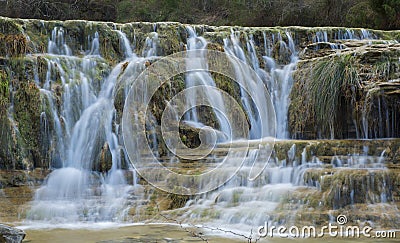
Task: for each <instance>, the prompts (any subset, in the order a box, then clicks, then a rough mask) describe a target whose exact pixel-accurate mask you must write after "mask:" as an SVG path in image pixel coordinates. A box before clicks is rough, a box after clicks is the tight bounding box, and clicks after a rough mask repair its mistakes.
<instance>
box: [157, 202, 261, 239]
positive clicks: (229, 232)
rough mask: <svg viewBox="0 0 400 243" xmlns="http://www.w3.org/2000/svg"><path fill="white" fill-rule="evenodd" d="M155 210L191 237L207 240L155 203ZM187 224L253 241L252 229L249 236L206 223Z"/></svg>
mask: <svg viewBox="0 0 400 243" xmlns="http://www.w3.org/2000/svg"><path fill="white" fill-rule="evenodd" d="M157 210H158V212H159V214H160V216H161V217H163V218H164V219H166V220H168V221H172V222H175V223H176V224H178V225H179V226H180V227H181V228H182V229H183V230H185V231H186V232H188V233H189V234H191V235H192V236H193V237H197V238H199V239H201V240H202V241H204V242H209V241H208V240H207V239H206V238H204V237H203V236H202V235H200V234H199V233H197V232H194V231H191V230H189V229H187V228H188V227H184V226H183V225H182V222H181V221H178V220H177V219H172V218H170V217H168V216H166V215H164V214H162V213H161V211H160V209H159V207H158V205H157ZM187 225H188V226H190V227H192V228H197V229H208V230H212V231H219V232H223V233H228V234H232V235H235V236H239V237H242V238H245V239H246V240H247V242H248V243H253V230H251V231H250V235H249V236H246V235H244V234H240V233H237V232H234V231H231V230H225V229H221V228H218V227H210V226H206V225H200V226H199V225H193V224H190V223H188V224H187ZM260 239H261V238H260V237H258V238H255V239H254V240H255V241H254V242H258V241H259V240H260Z"/></svg>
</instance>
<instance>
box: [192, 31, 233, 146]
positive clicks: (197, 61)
mask: <svg viewBox="0 0 400 243" xmlns="http://www.w3.org/2000/svg"><path fill="white" fill-rule="evenodd" d="M187 31H188V34H189V38H188V39H187V50H188V51H189V52H188V58H187V59H186V60H187V61H186V69H187V70H189V72H188V73H187V74H186V77H185V87H186V88H189V89H190V88H192V87H196V86H200V85H204V86H210V87H216V85H215V82H214V80H213V78H212V77H211V74H210V73H208V72H205V71H193V70H206V69H207V63H206V62H207V60H206V58H205V56H204V54H203V56H199V55H198V52H190V51H192V50H206V46H207V41H206V40H205V39H204V38H203V37H198V36H197V34H196V32H195V31H194V30H193V28H192V27H189V26H188V27H187ZM212 94H215V93H207V94H206V96H207V98H208V100H209V102H212V104H213V110H214V113H215V116H216V117H217V120H218V123H219V124H218V125H219V128H220V131H221V132H222V133H223V134H224V138H221V139H222V140H226V139H230V138H231V132H230V130H231V128H230V125H229V121H227V120H226V118H225V117H224V116H223V115H222V114H225V112H226V111H225V110H226V109H225V104H224V100H223V98H222V96H221V94H219V93H217V95H216V96H211V95H212ZM196 100H197V95H196V90H194V89H192V90H191V91H190V94H188V95H187V99H186V102H187V104H186V105H188V107H195V104H196V103H197V101H196ZM185 119H186V121H191V122H192V123H190V124H194V126H197V127H199V128H201V127H202V126H204V125H203V124H201V122H200V119H199V115H198V113H197V109H196V108H193V109H191V110H190V111H189V112H187V113H186V117H185Z"/></svg>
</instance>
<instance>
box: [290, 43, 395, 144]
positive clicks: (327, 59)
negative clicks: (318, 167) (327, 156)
mask: <svg viewBox="0 0 400 243" xmlns="http://www.w3.org/2000/svg"><path fill="white" fill-rule="evenodd" d="M323 44H326V45H328V44H327V43H323ZM367 44H368V45H365V42H359V41H352V42H348V41H347V42H342V43H340V44H339V45H340V48H341V49H337V50H335V49H332V48H331V47H329V48H326V46H323V45H322V46H321V45H319V46H316V45H315V44H312V45H309V46H308V47H306V48H305V49H304V50H303V53H302V54H301V56H300V58H301V59H302V60H301V61H300V62H299V64H298V68H297V71H296V73H295V75H294V77H295V84H294V88H293V91H292V93H291V105H290V108H289V116H290V118H289V120H290V129H291V134H292V136H293V137H296V138H305V139H313V138H314V139H315V138H384V137H399V136H400V134H399V132H400V130H399V124H400V123H399V117H400V114H399V110H400V96H399V88H400V79H399V78H400V72H399V71H400V66H399V58H400V45H399V44H397V43H395V42H382V41H370V43H367ZM332 45H333V44H332V43H330V44H329V46H332ZM299 111H301V112H299Z"/></svg>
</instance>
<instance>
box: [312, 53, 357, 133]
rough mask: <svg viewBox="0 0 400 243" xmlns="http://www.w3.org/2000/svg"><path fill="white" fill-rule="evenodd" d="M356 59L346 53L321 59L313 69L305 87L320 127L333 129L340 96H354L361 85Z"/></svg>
mask: <svg viewBox="0 0 400 243" xmlns="http://www.w3.org/2000/svg"><path fill="white" fill-rule="evenodd" d="M360 86H361V85H360V77H359V75H358V73H357V68H356V62H355V58H354V57H353V56H351V55H343V56H339V57H335V58H331V59H327V60H323V61H320V62H318V63H316V64H315V66H314V67H313V68H312V72H311V79H310V80H309V85H308V86H306V89H305V91H306V96H307V97H308V98H309V100H308V106H309V108H310V109H312V110H313V111H314V118H315V121H316V125H317V126H318V128H319V129H318V130H319V131H321V132H323V133H325V132H327V131H330V132H331V134H332V132H333V131H334V130H333V129H334V127H335V123H336V122H337V118H338V113H339V110H340V99H341V98H342V97H343V96H344V97H345V98H346V99H348V98H350V99H354V98H355V91H356V90H357V88H359V87H360Z"/></svg>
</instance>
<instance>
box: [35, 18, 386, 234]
mask: <svg viewBox="0 0 400 243" xmlns="http://www.w3.org/2000/svg"><path fill="white" fill-rule="evenodd" d="M153 30H154V31H156V30H157V28H156V25H155V26H154V29H153ZM186 31H187V32H188V38H187V40H186V42H187V49H188V51H192V50H197V51H198V50H200V51H201V50H203V49H206V47H207V41H206V40H205V38H203V37H201V36H197V34H196V33H195V31H194V30H193V28H191V27H187V29H186ZM112 32H113V33H115V34H116V35H117V37H118V38H119V41H120V48H121V49H122V52H121V53H123V55H124V58H126V59H125V60H124V61H123V62H122V63H119V64H117V65H116V66H115V67H114V68H113V69H112V70H111V71H109V66H108V63H106V61H105V60H104V59H103V58H102V57H101V56H100V50H99V47H100V44H99V43H100V38H101V36H99V34H98V33H94V34H93V35H91V36H88V40H90V41H88V43H89V45H88V46H87V47H86V51H84V52H80V54H81V55H78V54H76V56H73V55H74V50H71V49H70V48H69V47H68V43H67V41H66V40H68V39H67V38H65V36H64V35H65V31H64V30H63V29H62V28H61V27H57V28H55V29H54V30H53V32H52V35H51V37H50V39H49V44H48V53H47V54H43V55H41V54H35V55H40V56H41V58H43V60H45V62H46V64H47V75H46V78H45V80H40V79H39V78H38V79H37V80H36V84H37V85H38V86H39V87H40V92H41V96H42V102H43V107H45V108H44V110H43V111H42V113H41V116H40V119H41V125H42V127H41V128H42V129H41V131H42V137H43V138H46V139H43V140H46V141H49V143H50V144H48V145H46V147H44V148H43V153H46V152H45V151H46V150H48V149H49V148H51V154H50V157H51V158H52V163H51V165H52V166H53V169H55V170H54V171H53V172H52V173H51V174H50V175H49V177H48V179H47V181H46V183H45V184H44V185H43V186H42V187H41V188H40V189H39V190H38V191H37V193H36V197H35V201H34V202H33V205H32V208H31V210H30V211H29V212H28V219H29V220H43V221H47V222H64V223H70V222H98V221H114V222H115V221H124V220H125V219H126V218H127V216H126V215H127V211H129V208H130V207H140V205H139V204H140V202H139V201H140V198H144V197H151V196H150V193H149V194H146V195H145V193H144V192H143V191H141V189H140V187H141V186H139V185H134V186H131V185H129V184H135V182H136V176H135V174H134V175H133V182H134V183H128V182H127V179H126V177H127V176H126V174H127V173H131V171H130V172H127V171H126V170H125V169H127V168H128V169H130V168H129V162H128V158H127V156H126V154H127V153H126V151H125V148H124V146H123V143H122V142H121V141H122V139H121V130H122V129H121V126H120V122H119V118H118V117H119V116H120V114H119V113H118V112H120V111H118V110H117V109H116V107H115V106H116V104H115V103H116V102H114V101H115V99H116V96H117V93H118V92H120V91H121V90H122V91H123V92H122V93H123V97H127V95H128V91H129V88H130V85H131V83H129V82H126V81H127V80H128V81H133V78H132V77H136V76H138V75H139V74H140V73H141V72H142V71H143V69H144V68H145V67H146V66H147V65H150V63H151V62H153V61H154V60H155V59H157V58H158V57H155V56H157V55H159V54H160V53H161V52H159V50H160V48H161V47H160V45H159V44H160V42H159V41H160V39H161V38H163V37H162V34H161V33H160V36H159V35H158V33H157V32H151V33H149V34H148V36H147V38H146V39H145V40H144V41H143V42H144V43H140V44H143V46H142V47H141V48H142V49H140V50H142V52H141V55H142V56H143V57H137V56H136V54H135V53H134V51H133V49H134V48H132V45H131V43H130V42H129V40H128V38H127V36H126V34H125V33H124V32H123V31H122V30H116V28H114V29H113V30H112ZM282 33H284V34H283V35H281V34H276V33H267V32H264V33H263V36H264V50H265V53H261V56H262V59H261V60H259V56H260V53H259V50H260V49H259V47H258V46H257V45H259V43H257V42H256V41H255V39H254V37H253V36H252V35H251V34H248V36H245V41H243V40H241V38H239V33H235V32H232V33H231V35H230V36H229V37H228V38H225V39H224V40H223V42H224V43H223V44H224V49H225V52H226V53H227V54H229V55H230V58H232V59H231V60H233V59H234V58H237V59H240V60H241V61H242V62H244V63H246V64H249V65H250V66H252V68H253V69H254V70H255V71H256V73H257V74H258V76H259V77H260V78H261V82H259V81H258V80H257V81H255V80H256V79H254V78H253V77H250V76H251V75H250V74H249V73H248V72H246V71H245V70H243V69H242V68H241V67H240V66H239V65H237V66H234V67H235V70H234V71H235V75H236V76H235V77H234V78H235V80H237V81H238V83H239V84H240V88H241V89H240V91H241V93H240V99H241V100H240V101H241V105H242V106H243V108H244V110H245V112H246V115H247V118H248V122H249V123H250V125H251V131H250V138H251V139H255V140H256V139H259V138H262V137H267V136H271V137H275V135H276V136H277V137H278V138H280V139H285V138H289V137H290V134H289V132H288V106H289V104H290V100H289V94H290V92H291V87H292V85H293V78H292V73H293V71H294V69H295V67H296V64H297V63H298V53H297V50H296V48H295V41H294V40H293V39H292V35H293V33H291V32H282ZM350 34H352V36H354V35H355V33H351V32H350V33H347V34H339V36H340V38H338V39H343V38H345V37H346V38H347V37H348V38H355V37H352V36H351V35H350ZM365 36H367V37H368V36H369V37H370V36H371V35H369V34H368V33H363V34H362V36H361V37H357V38H364V37H365ZM159 38H160V39H159ZM327 41H329V39H328V35H327V33H326V32H320V33H319V34H318V33H317V34H316V37H315V42H327ZM243 42H244V43H243ZM256 43H257V44H256ZM138 46H139V45H138ZM332 48H333V47H332ZM261 49H262V48H261ZM198 53H199V52H197V54H198ZM200 53H201V52H200ZM83 54H84V56H82V55H83ZM188 55H189V56H188V57H190V58H193V59H194V60H196V61H197V62H195V61H193V62H191V59H189V60H188V62H187V63H186V65H187V69H200V68H201V69H204V68H206V67H207V61H208V60H207V59H206V57H205V55H196V56H190V52H189V54H188ZM260 62H261V64H260ZM232 63H235V62H234V61H232ZM105 76H108V77H107V78H106V77H105ZM99 77H100V78H99ZM185 81H186V83H185V85H186V88H191V87H195V86H198V85H207V86H212V87H215V86H216V84H215V82H214V80H213V78H212V75H210V74H209V73H208V72H199V71H195V72H193V71H192V72H188V73H187V75H186V80H185ZM263 82H264V83H263ZM264 84H265V85H266V86H267V88H268V90H269V91H270V93H271V97H272V102H273V105H274V107H275V111H276V118H277V125H278V126H277V132H276V134H275V132H274V131H271V130H268V127H267V126H265V124H264V123H263V122H262V121H267V122H271V120H273V119H275V117H272V118H271V117H270V114H271V113H270V111H269V110H268V109H266V107H263V106H259V107H255V104H256V103H257V104H266V103H267V101H268V100H267V99H268V98H267V96H266V95H265V93H264ZM245 90H248V91H249V92H250V93H246V91H245ZM58 93H62V95H61V94H60V95H58ZM210 94H213V96H208V97H207V98H208V99H209V100H210V101H211V103H212V104H213V105H214V108H216V110H217V109H218V110H219V111H222V112H221V113H223V111H224V110H225V109H228V108H229V107H228V108H226V107H224V103H223V101H222V98H221V97H219V94H218V93H215V92H214V93H210ZM210 94H208V95H210ZM140 95H141V96H143V97H145V96H148V95H150V94H148V93H147V90H141V93H140ZM192 99H193V100H192ZM195 99H196V95H195V94H193V95H192V96H189V97H187V103H188V104H187V105H188V106H191V104H195V103H196V102H195V101H194V100H195ZM167 103H168V102H167ZM186 115H187V116H186V117H185V121H186V122H187V123H188V124H189V125H191V126H199V127H202V126H203V125H202V124H200V119H199V117H198V114H197V113H196V110H195V109H193V110H191V111H189V112H187V113H186ZM215 116H216V119H217V120H218V122H219V127H218V129H219V130H220V131H221V132H223V133H224V134H229V130H230V127H229V124H227V123H226V121H225V118H223V117H220V116H219V112H218V111H215ZM260 117H261V119H260ZM149 120H150V122H149V124H147V125H148V127H149V128H148V129H149V130H151V131H152V133H149V135H148V142H149V143H150V146H151V147H152V149H153V150H156V151H158V147H161V144H158V141H159V140H157V133H156V132H153V131H156V130H157V126H159V124H157V119H156V118H155V117H153V116H151V117H150V119H149ZM50 127H51V129H50ZM235 142H236V143H237V144H239V143H240V142H243V141H235ZM246 142H247V141H246ZM253 142H254V141H253ZM233 144H234V143H233ZM225 145H226V144H223V143H221V144H218V146H220V147H218V146H217V148H218V149H220V150H218V152H219V153H221V154H223V153H224V152H225V151H224V149H225V148H224V147H223V146H225ZM238 148H239V149H238V150H240V145H238ZM260 150H261V149H260V147H251V148H250V149H249V151H248V152H247V155H246V159H245V161H244V163H243V166H242V168H241V169H240V171H239V172H238V174H237V175H235V176H234V177H233V178H232V179H231V180H230V181H228V182H227V183H226V184H224V185H223V186H222V187H220V188H218V189H216V190H214V191H212V192H209V193H206V194H203V195H201V196H194V197H192V198H191V200H189V201H188V202H187V204H186V205H185V207H183V208H182V209H178V210H176V211H178V214H176V215H180V216H179V217H181V219H182V221H183V222H193V221H194V222H199V223H201V224H210V225H213V226H216V227H221V228H230V229H231V228H232V229H234V230H237V231H238V232H244V233H246V234H247V233H249V230H250V229H251V228H252V229H253V230H254V229H255V228H257V227H258V226H260V225H263V224H264V222H265V221H269V220H271V221H274V220H275V221H274V222H276V218H275V219H269V216H270V215H274V213H275V211H276V208H277V206H278V205H279V203H280V202H281V201H282V198H286V197H287V196H288V195H289V194H291V193H292V192H294V191H296V190H297V189H305V188H306V186H309V187H312V188H313V189H315V190H319V189H320V187H321V182H320V181H318V180H316V179H315V178H309V179H308V180H306V179H305V177H304V176H305V173H306V171H307V170H308V169H321V170H322V169H326V168H327V166H326V165H323V163H322V162H321V161H320V160H319V159H318V158H316V157H312V158H308V157H310V156H309V154H308V151H307V149H306V148H304V151H303V152H302V153H301V156H300V157H296V151H297V148H296V146H295V145H294V146H292V147H291V148H290V150H289V152H288V153H287V154H285V158H283V157H280V156H282V155H278V154H273V156H272V159H271V160H270V161H269V166H268V167H267V168H266V169H265V170H264V171H263V172H262V173H261V174H260V175H259V176H258V177H257V178H256V179H255V180H251V181H250V180H248V174H249V171H251V170H252V165H251V163H252V162H253V161H254V160H260V161H264V159H265V161H264V162H265V163H266V162H267V161H266V160H267V159H268V158H263V157H262V156H261V157H260V156H259V153H260ZM297 154H298V153H297ZM367 154H368V148H367V147H366V149H365V151H363V152H360V153H358V154H356V153H354V154H352V155H347V156H333V158H332V161H331V164H330V165H328V166H330V167H329V168H331V167H332V168H334V169H336V168H342V167H347V169H348V170H352V169H363V170H364V169H365V170H368V171H372V172H374V171H375V170H380V169H383V168H382V167H383V165H382V164H383V160H384V157H385V151H383V152H382V156H381V157H379V158H377V157H372V156H367ZM156 155H157V156H159V154H156ZM102 156H104V157H107V156H108V157H109V160H110V161H111V163H110V164H106V165H104V164H102V162H100V160H101V158H99V157H102ZM167 156H170V154H167ZM213 156H215V157H213ZM170 159H171V161H172V160H174V161H175V160H178V158H177V157H173V158H170ZM207 159H209V158H207ZM217 159H218V155H212V156H210V160H211V161H212V162H215V161H217ZM103 162H104V161H103ZM178 162H179V161H178ZM207 162H208V161H207ZM328 163H329V162H328ZM99 167H101V168H99ZM321 180H322V179H321ZM352 183H353V182H352ZM385 183H388V180H385ZM382 187H383V186H382ZM337 190H338V195H339V196H338V197H340V196H342V195H341V194H340V190H339V189H337ZM365 190H370V188H367V189H365ZM379 190H380V192H381V194H380V195H381V196H380V198H378V199H375V201H374V202H386V201H388V198H389V194H390V193H389V192H388V191H387V190H384V189H383V188H382V189H379ZM350 195H353V196H352V199H351V200H352V203H353V204H354V203H355V202H356V199H355V198H354V197H355V196H354V191H353V192H352V194H350ZM148 199H149V198H147V199H144V200H148ZM335 200H336V199H335ZM337 200H338V201H339V199H337ZM301 203H303V202H299V204H301ZM137 212H139V210H137ZM137 214H139V213H137ZM188 218H189V220H187V219H188ZM129 219H132V218H129ZM185 220H187V221H185ZM192 220H193V221H192ZM283 220H286V222H287V221H288V220H291V217H290V215H289V216H288V217H286V218H284V219H283ZM253 232H254V231H253Z"/></svg>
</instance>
